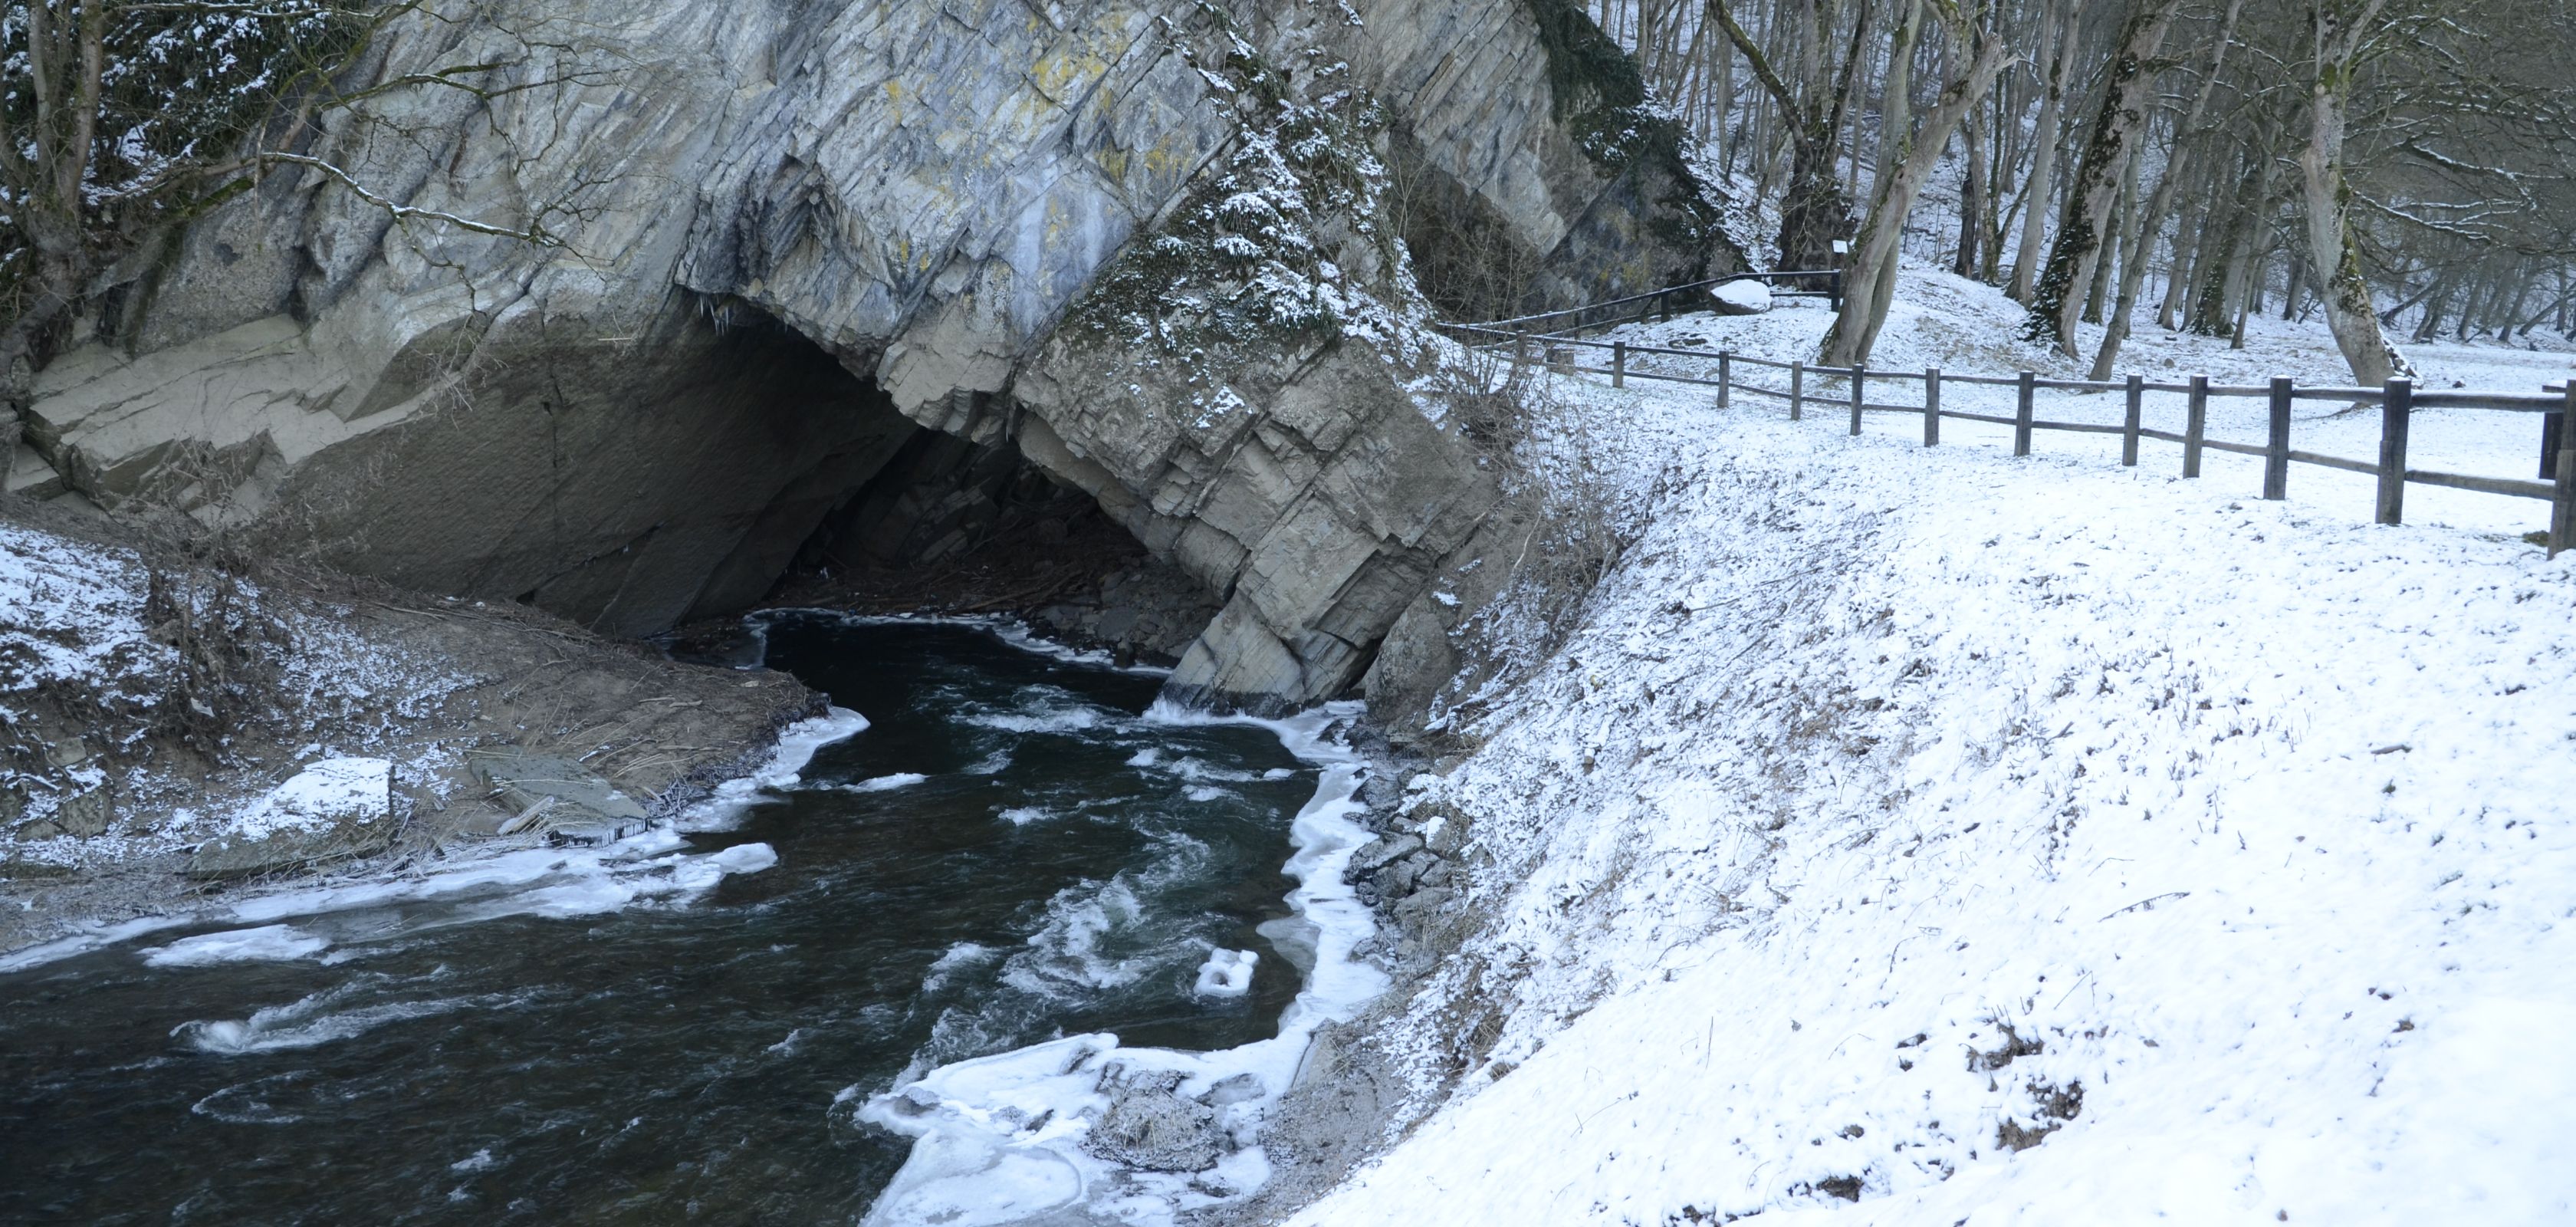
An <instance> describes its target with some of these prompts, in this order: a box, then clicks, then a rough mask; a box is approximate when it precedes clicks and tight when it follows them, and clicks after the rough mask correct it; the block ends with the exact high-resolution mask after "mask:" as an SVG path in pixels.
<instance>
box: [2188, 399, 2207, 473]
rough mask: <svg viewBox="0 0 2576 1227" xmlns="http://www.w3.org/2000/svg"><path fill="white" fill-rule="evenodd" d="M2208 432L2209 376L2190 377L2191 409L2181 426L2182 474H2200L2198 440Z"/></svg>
mask: <svg viewBox="0 0 2576 1227" xmlns="http://www.w3.org/2000/svg"><path fill="white" fill-rule="evenodd" d="M2208 433H2209V376H2207V375H2194V376H2192V377H2191V411H2190V414H2189V415H2188V416H2187V418H2186V419H2185V420H2184V422H2183V428H2182V475H2183V476H2185V477H2198V476H2200V440H2201V437H2202V436H2203V435H2206V434H2208Z"/></svg>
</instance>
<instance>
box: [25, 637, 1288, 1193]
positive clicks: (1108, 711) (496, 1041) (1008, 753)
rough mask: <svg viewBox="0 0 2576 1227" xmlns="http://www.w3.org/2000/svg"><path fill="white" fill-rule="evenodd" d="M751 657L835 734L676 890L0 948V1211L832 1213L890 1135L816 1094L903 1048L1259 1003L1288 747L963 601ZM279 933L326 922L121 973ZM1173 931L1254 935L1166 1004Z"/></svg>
mask: <svg viewBox="0 0 2576 1227" xmlns="http://www.w3.org/2000/svg"><path fill="white" fill-rule="evenodd" d="M769 660H770V663H771V664H772V665H773V666H774V667H777V668H783V669H788V670H792V671H793V672H795V673H796V674H797V675H798V676H799V677H801V678H803V679H805V680H806V681H807V682H808V683H809V684H811V685H814V686H816V687H818V688H820V689H823V690H826V691H828V692H829V693H830V694H831V695H832V696H833V699H834V701H835V702H836V703H837V704H839V705H840V706H843V707H847V708H852V709H855V710H857V711H858V712H860V713H862V714H864V715H865V716H867V718H868V719H869V720H870V721H871V722H872V725H873V727H871V728H870V729H868V730H867V731H865V732H862V733H860V734H858V735H857V736H856V737H854V738H852V739H850V740H848V741H844V742H840V743H836V744H834V745H830V746H827V747H825V748H824V749H823V750H821V751H820V752H819V753H818V754H817V755H816V756H815V759H814V761H813V762H812V763H811V764H810V765H809V766H808V767H807V768H806V769H805V770H804V772H803V783H802V784H800V785H799V786H797V787H796V788H795V789H794V790H792V791H790V792H788V793H786V794H785V795H783V796H779V797H776V798H774V799H771V800H769V801H767V802H764V803H763V804H762V805H760V806H759V807H758V808H756V809H754V810H753V811H752V812H751V813H749V814H748V815H747V816H745V818H744V819H743V821H742V822H741V823H740V825H739V826H738V827H736V828H735V829H732V830H728V831H724V832H722V833H714V834H701V835H696V836H692V837H691V838H690V842H689V846H688V847H687V848H686V849H684V850H683V851H684V852H686V853H688V854H690V855H691V856H694V855H695V854H699V853H706V852H713V851H717V850H720V849H723V848H725V847H728V846H732V845H738V844H747V843H754V842H757V843H765V844H767V845H769V846H770V847H772V848H774V849H775V850H776V853H777V856H778V862H777V864H776V865H775V866H773V867H770V868H767V869H765V870H762V871H759V872H753V873H743V874H736V875H734V876H728V877H725V878H723V879H722V880H721V881H720V882H718V883H717V884H716V885H715V886H714V887H712V888H711V889H709V890H706V891H704V892H703V893H699V894H696V895H694V896H691V895H685V894H674V893H668V892H665V893H661V894H655V893H653V892H652V891H650V890H643V891H640V892H639V891H636V890H634V889H633V888H634V885H635V884H636V883H639V882H650V881H656V880H661V879H658V878H655V877H654V876H653V875H656V874H659V875H662V877H663V878H667V877H668V875H669V873H670V872H671V870H670V867H669V866H668V865H660V867H658V868H657V867H655V864H641V863H639V864H629V865H621V864H614V863H612V864H609V865H606V866H593V865H592V864H591V863H590V861H586V860H583V859H581V858H577V857H576V858H570V859H568V860H567V862H566V864H565V866H564V868H563V870H562V871H561V872H560V873H559V874H555V875H554V876H549V877H540V878H538V879H537V880H535V881H523V882H516V883H512V884H510V885H507V886H498V885H496V886H493V887H490V888H488V889H481V890H468V891H458V892H452V893H449V894H445V895H441V896H438V897H436V898H430V899H415V900H408V901H405V900H399V899H386V900H383V901H380V902H376V903H372V904H369V905H367V906H361V907H355V908H345V909H341V910H335V911H330V912H327V913H322V914H316V915H307V916H293V915H288V916H280V917H267V916H258V917H254V918H252V919H231V920H227V921H225V922H223V923H209V924H203V925H198V926H195V927H192V928H186V929H176V930H165V931H162V932H158V933H153V934H151V935H149V936H146V937H142V938H139V939H136V940H134V941H131V942H128V943H125V944H122V945H116V946H109V947H106V948H102V949H99V950H95V951H92V952H89V953H87V954H83V955H79V956H77V957H74V958H69V959H65V960H61V961H57V962H52V963H46V964H43V965H40V966H37V967H34V968H31V969H28V970H25V971H21V972H17V973H14V974H8V975H0V1222H6V1223H12V1224H15V1223H84V1224H87V1223H101V1224H106V1223H192V1224H196V1223H260V1224H272V1223H275V1224H290V1223H309V1224H378V1223H548V1224H556V1223H637V1224H644V1223H723V1224H732V1223H743V1224H749V1223H795V1224H808V1223H834V1222H845V1221H851V1220H854V1219H856V1218H857V1217H858V1216H860V1215H861V1214H863V1213H864V1212H865V1211H866V1209H867V1207H868V1205H869V1202H870V1200H871V1199H872V1197H873V1196H874V1194H875V1192H876V1191H877V1190H878V1189H880V1188H881V1187H883V1185H884V1183H885V1181H886V1180H887V1179H888V1178H890V1177H891V1175H892V1174H893V1172H894V1170H895V1168H896V1167H897V1166H899V1165H900V1164H901V1162H902V1160H903V1157H904V1154H905V1151H906V1148H907V1147H908V1145H909V1142H908V1140H905V1139H898V1138H894V1137H891V1136H889V1135H886V1134H883V1133H880V1132H877V1131H875V1130H873V1129H871V1128H869V1127H867V1126H864V1125H860V1124H857V1123H854V1122H853V1121H852V1120H851V1118H850V1115H849V1113H850V1110H851V1109H852V1108H854V1107H855V1106H856V1102H857V1099H858V1098H859V1097H861V1096H863V1094H864V1093H866V1092H874V1091H878V1090H882V1089H885V1088H886V1087H888V1086H889V1085H890V1084H892V1083H893V1082H894V1081H895V1080H896V1079H897V1078H898V1077H899V1076H901V1075H902V1074H904V1073H905V1071H907V1070H908V1069H909V1070H912V1071H914V1072H918V1071H919V1070H921V1069H923V1068H926V1067H927V1066H929V1065H935V1064H940V1063H945V1062H948V1061H952V1060H957V1059H960V1058H963V1057H967V1056H973V1055H979V1054H983V1053H990V1052H998V1051H1003V1050H1007V1049H1010V1048H1015V1047H1019V1046H1021V1045H1024V1044H1028V1043H1032V1042H1035V1041H1039V1040H1043V1039H1046V1038H1049V1037H1052V1036H1054V1035H1057V1034H1061V1033H1065V1032H1079V1031H1089V1030H1106V1031H1115V1032H1117V1033H1118V1034H1119V1035H1120V1036H1121V1038H1122V1039H1123V1040H1124V1041H1125V1042H1127V1043H1129V1044H1139V1045H1162V1046H1172V1047H1180V1048H1190V1049H1216V1048H1223V1047H1228V1046H1231V1045H1234V1044H1237V1043H1241V1042H1244V1041H1248V1040H1252V1039H1257V1038H1261V1037H1263V1036H1267V1035H1269V1034H1271V1033H1272V1032H1273V1031H1274V1030H1275V1023H1276V1020H1277V1018H1278V1014H1279V1011H1280V1009H1281V1008H1282V1007H1284V1006H1285V1005H1286V1004H1287V1003H1288V1001H1289V1000H1290V998H1291V997H1292V996H1294V994H1295V992H1296V988H1297V985H1296V973H1295V971H1294V970H1293V969H1292V968H1291V967H1290V966H1288V962H1287V960H1286V959H1284V958H1280V957H1276V956H1274V955H1272V954H1271V953H1270V947H1269V946H1268V945H1267V944H1266V943H1265V942H1263V941H1262V940H1261V939H1260V938H1259V937H1257V936H1256V935H1255V934H1254V932H1253V928H1254V926H1255V925H1257V924H1259V923H1260V922H1262V921H1264V920H1268V919H1272V918H1275V917H1279V916H1283V915H1286V914H1287V908H1286V906H1285V905H1284V904H1283V902H1282V896H1283V895H1285V894H1286V892H1287V891H1288V889H1289V887H1290V885H1291V883H1290V882H1289V881H1288V879H1286V878H1284V877H1283V876H1281V873H1280V867H1281V865H1282V864H1283V863H1284V862H1285V861H1286V859H1287V856H1288V852H1289V845H1288V825H1289V819H1290V817H1291V816H1292V815H1293V814H1295V813H1296V811H1297V809H1298V807H1299V806H1300V805H1301V804H1302V803H1303V802H1304V801H1305V800H1306V799H1307V798H1308V797H1309V796H1311V795H1313V793H1314V791H1315V786H1316V773H1315V771H1314V770H1313V769H1312V768H1310V767H1308V766H1306V765H1304V764H1301V763H1299V762H1297V761H1296V760H1295V759H1294V758H1292V757H1291V756H1290V755H1289V754H1288V753H1287V751H1286V750H1285V749H1283V748H1282V747H1281V745H1280V743H1279V742H1278V740H1277V739H1276V738H1275V737H1273V736H1272V735H1271V734H1269V733H1268V732H1265V731H1263V730H1261V729H1258V728H1249V727H1224V726H1219V727H1206V726H1174V725H1166V724H1160V723H1156V722H1152V721H1148V720H1145V719H1143V718H1141V713H1142V712H1144V710H1145V709H1146V707H1147V705H1148V704H1149V703H1151V701H1152V699H1153V697H1154V692H1155V689H1156V686H1157V685H1158V681H1157V679H1155V678H1151V677H1140V676H1136V675H1132V674H1126V673H1121V672H1116V671H1112V670H1108V669H1104V668H1097V667H1093V666H1086V665H1077V664H1069V663H1065V662H1061V661H1057V660H1054V659H1050V658H1047V657H1043V656H1039V655H1035V654H1032V653H1028V652H1023V651H1020V650H1017V649H1015V648H1012V647H1010V646H1008V645H1006V644H1004V643H1002V642H1001V641H1000V640H998V639H996V638H994V637H992V636H991V635H989V634H986V633H984V632H982V631H978V630H974V629H969V628H962V627H943V626H922V625H873V626H868V625H859V626H852V625H844V624H841V623H839V622H835V621H828V620H822V619H804V620H797V619H790V620H786V621H782V622H781V623H779V624H778V625H777V626H776V627H774V629H773V630H772V632H771V637H770V656H769ZM900 775H919V776H921V777H923V778H922V779H921V780H920V781H919V782H913V783H901V782H899V781H897V782H893V783H896V784H897V786H892V787H885V786H877V787H874V788H873V790H870V789H865V788H859V787H855V786H858V785H862V784H864V783H865V782H868V781H885V779H886V777H890V776H900ZM591 859H592V860H596V859H597V858H596V857H593V858H591ZM656 864H658V863H656ZM621 884H622V885H621ZM628 893H633V894H636V895H637V896H638V897H636V898H635V899H633V900H632V901H631V902H627V903H626V904H625V905H624V906H622V907H617V908H616V909H615V910H602V909H603V908H606V907H608V906H610V905H609V904H604V903H601V902H599V900H600V899H602V898H603V897H605V898H608V899H610V900H612V901H614V900H615V899H617V898H619V897H620V896H621V895H623V894H628ZM584 912H588V913H589V914H580V913H584ZM277 924H283V925H288V926H292V929H291V935H292V936H293V937H294V938H295V939H296V940H297V941H298V942H299V943H300V944H302V945H305V946H312V945H315V944H316V943H327V944H325V945H320V946H319V948H318V949H315V950H312V951H311V952H309V953H305V954H303V955H302V956H301V957H292V958H282V959H280V958H270V959H262V960H250V961H227V962H215V963H210V964H205V965H195V966H154V965H152V964H151V963H149V962H147V952H149V951H152V950H159V949H166V948H168V947H169V946H170V945H171V943H173V942H174V941H177V940H179V939H182V938H186V937H189V936H192V935H196V934H203V933H209V932H216V931H222V930H235V929H242V928H246V927H255V926H264V925H277ZM1211 945H1214V946H1222V947H1226V948H1229V949H1237V950H1245V949H1249V950H1256V951H1261V952H1263V954H1264V957H1263V958H1262V959H1261V961H1260V962H1259V964H1258V965H1257V967H1256V971H1255V976H1254V983H1253V989H1252V991H1251V993H1250V994H1249V995H1247V996H1243V997H1234V998H1211V997H1201V996H1194V995H1193V994H1192V992H1191V984H1192V981H1193V979H1194V977H1195V975H1196V971H1197V968H1198V966H1199V964H1200V963H1201V962H1202V961H1203V960H1204V959H1205V957H1206V955H1207V951H1208V949H1209V948H1210V946H1211ZM854 1087H855V1088H857V1091H858V1092H860V1093H861V1096H845V1095H843V1092H844V1091H845V1090H846V1089H848V1088H854ZM836 1100H840V1101H841V1102H837V1103H836Z"/></svg>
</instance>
